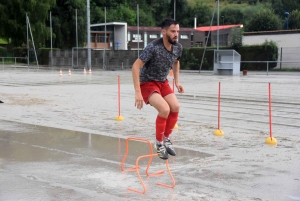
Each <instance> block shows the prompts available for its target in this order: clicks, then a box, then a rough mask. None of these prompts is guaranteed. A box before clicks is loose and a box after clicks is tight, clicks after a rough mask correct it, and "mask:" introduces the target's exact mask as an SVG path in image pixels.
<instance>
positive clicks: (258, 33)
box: [244, 29, 300, 36]
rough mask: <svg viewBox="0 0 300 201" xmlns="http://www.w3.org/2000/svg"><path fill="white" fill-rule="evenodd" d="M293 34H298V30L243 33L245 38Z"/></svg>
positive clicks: (299, 31)
mask: <svg viewBox="0 0 300 201" xmlns="http://www.w3.org/2000/svg"><path fill="white" fill-rule="evenodd" d="M294 33H300V29H289V30H274V31H255V32H244V35H245V36H248V35H275V34H294Z"/></svg>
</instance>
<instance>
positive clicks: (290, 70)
mask: <svg viewBox="0 0 300 201" xmlns="http://www.w3.org/2000/svg"><path fill="white" fill-rule="evenodd" d="M270 71H285V72H300V68H297V67H294V68H293V67H292V68H281V69H270Z"/></svg>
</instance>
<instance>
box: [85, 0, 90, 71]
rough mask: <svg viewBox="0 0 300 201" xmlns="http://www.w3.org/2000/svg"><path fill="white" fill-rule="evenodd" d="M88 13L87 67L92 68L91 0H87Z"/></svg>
mask: <svg viewBox="0 0 300 201" xmlns="http://www.w3.org/2000/svg"><path fill="white" fill-rule="evenodd" d="M86 4H87V7H86V11H87V12H86V15H87V48H88V55H87V57H88V58H87V67H88V69H91V30H90V0H86Z"/></svg>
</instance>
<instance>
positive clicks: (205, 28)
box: [196, 24, 243, 31]
mask: <svg viewBox="0 0 300 201" xmlns="http://www.w3.org/2000/svg"><path fill="white" fill-rule="evenodd" d="M234 27H240V28H242V27H243V25H242V24H231V25H222V26H220V25H219V30H221V29H232V28H234ZM196 29H197V30H199V31H209V30H210V31H217V30H218V26H211V27H210V26H203V27H197V28H196Z"/></svg>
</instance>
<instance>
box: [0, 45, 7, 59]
mask: <svg viewBox="0 0 300 201" xmlns="http://www.w3.org/2000/svg"><path fill="white" fill-rule="evenodd" d="M0 57H7V49H6V48H5V47H0Z"/></svg>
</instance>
